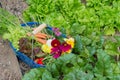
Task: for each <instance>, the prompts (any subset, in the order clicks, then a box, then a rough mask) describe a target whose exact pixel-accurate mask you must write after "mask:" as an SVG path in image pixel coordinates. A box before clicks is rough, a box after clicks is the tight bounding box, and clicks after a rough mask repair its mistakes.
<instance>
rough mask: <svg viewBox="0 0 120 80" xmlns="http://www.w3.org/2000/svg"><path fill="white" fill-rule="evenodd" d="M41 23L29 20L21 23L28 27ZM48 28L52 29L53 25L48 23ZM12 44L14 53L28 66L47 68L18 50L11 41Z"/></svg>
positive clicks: (63, 35)
mask: <svg viewBox="0 0 120 80" xmlns="http://www.w3.org/2000/svg"><path fill="white" fill-rule="evenodd" d="M40 24H41V23H38V22H27V23H23V24H21V26H22V27H26V26H30V27H34V26H38V25H40ZM46 29H48V30H50V31H52V27H51V26H49V25H47V27H46ZM61 36H62V37H64V38H65V37H66V35H65V34H61ZM10 46H11V48H12V49H13V51H14V53H15V54H16V56H17V58H18V59H19V60H21V61H22V62H24V63H26V64H27V65H28V66H30V67H31V68H40V67H42V68H45V65H40V64H37V63H35V62H34V61H33V60H32V59H30V58H29V57H28V56H26V55H25V54H24V53H22V52H20V51H18V50H17V49H16V48H15V47H14V46H13V45H12V43H11V42H10Z"/></svg>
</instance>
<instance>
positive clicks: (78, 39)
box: [73, 35, 83, 54]
mask: <svg viewBox="0 0 120 80" xmlns="http://www.w3.org/2000/svg"><path fill="white" fill-rule="evenodd" d="M82 49H83V44H82V40H81V37H80V36H79V35H77V36H75V47H74V49H73V52H74V53H75V54H80V52H81V50H82Z"/></svg>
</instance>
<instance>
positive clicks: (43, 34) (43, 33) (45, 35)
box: [36, 33, 48, 37]
mask: <svg viewBox="0 0 120 80" xmlns="http://www.w3.org/2000/svg"><path fill="white" fill-rule="evenodd" d="M36 35H42V36H46V37H47V36H48V35H47V34H44V33H37V34H36Z"/></svg>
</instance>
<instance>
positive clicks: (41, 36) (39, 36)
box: [35, 34, 46, 39]
mask: <svg viewBox="0 0 120 80" xmlns="http://www.w3.org/2000/svg"><path fill="white" fill-rule="evenodd" d="M35 37H36V38H43V39H45V38H46V36H43V35H38V34H36V35H35Z"/></svg>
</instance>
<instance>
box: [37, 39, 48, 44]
mask: <svg viewBox="0 0 120 80" xmlns="http://www.w3.org/2000/svg"><path fill="white" fill-rule="evenodd" d="M36 40H37V41H38V42H40V43H42V44H46V42H47V40H44V39H40V38H36Z"/></svg>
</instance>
